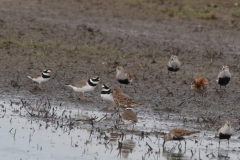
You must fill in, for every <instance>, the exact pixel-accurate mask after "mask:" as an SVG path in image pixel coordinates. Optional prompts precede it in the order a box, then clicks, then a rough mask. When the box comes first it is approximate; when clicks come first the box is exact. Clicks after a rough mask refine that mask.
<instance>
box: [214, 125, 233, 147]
mask: <svg viewBox="0 0 240 160" xmlns="http://www.w3.org/2000/svg"><path fill="white" fill-rule="evenodd" d="M232 134H233V130H232V127H231V123H230V121H226V122H225V124H224V126H222V127H221V128H219V130H218V135H219V146H220V140H221V139H227V140H228V145H229V139H230V138H231V136H232Z"/></svg>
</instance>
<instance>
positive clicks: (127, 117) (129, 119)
mask: <svg viewBox="0 0 240 160" xmlns="http://www.w3.org/2000/svg"><path fill="white" fill-rule="evenodd" d="M122 120H123V121H124V123H125V124H126V129H127V126H128V125H133V128H132V130H134V124H135V123H137V122H138V118H137V115H136V114H135V113H134V112H133V110H132V108H126V109H125V111H124V112H123V114H122Z"/></svg>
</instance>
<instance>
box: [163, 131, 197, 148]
mask: <svg viewBox="0 0 240 160" xmlns="http://www.w3.org/2000/svg"><path fill="white" fill-rule="evenodd" d="M197 133H200V132H199V131H189V130H186V129H182V128H175V129H172V130H171V131H170V132H169V133H168V134H166V135H165V136H164V138H163V140H164V141H163V147H164V145H165V143H166V142H167V141H179V142H180V141H181V140H183V141H185V139H188V138H189V137H190V136H192V135H194V134H197ZM185 147H186V141H185Z"/></svg>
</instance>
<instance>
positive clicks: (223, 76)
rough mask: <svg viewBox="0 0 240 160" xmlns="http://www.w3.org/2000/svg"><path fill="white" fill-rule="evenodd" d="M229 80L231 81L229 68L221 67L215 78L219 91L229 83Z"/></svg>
mask: <svg viewBox="0 0 240 160" xmlns="http://www.w3.org/2000/svg"><path fill="white" fill-rule="evenodd" d="M230 79H231V74H230V72H229V67H228V66H223V68H222V70H221V71H220V73H219V74H218V77H217V82H218V84H219V85H220V89H221V86H225V88H226V85H227V84H228V83H229V81H230Z"/></svg>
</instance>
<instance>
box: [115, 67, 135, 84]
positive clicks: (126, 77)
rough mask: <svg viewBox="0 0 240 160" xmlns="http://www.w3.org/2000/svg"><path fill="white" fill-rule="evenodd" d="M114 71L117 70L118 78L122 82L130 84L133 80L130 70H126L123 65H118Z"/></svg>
mask: <svg viewBox="0 0 240 160" xmlns="http://www.w3.org/2000/svg"><path fill="white" fill-rule="evenodd" d="M114 71H117V74H116V78H117V81H118V82H119V83H120V84H129V83H131V82H132V80H133V77H132V76H131V74H130V73H129V72H126V71H125V70H124V68H123V67H122V66H118V67H117V68H116V70H114ZM114 71H112V72H114Z"/></svg>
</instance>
